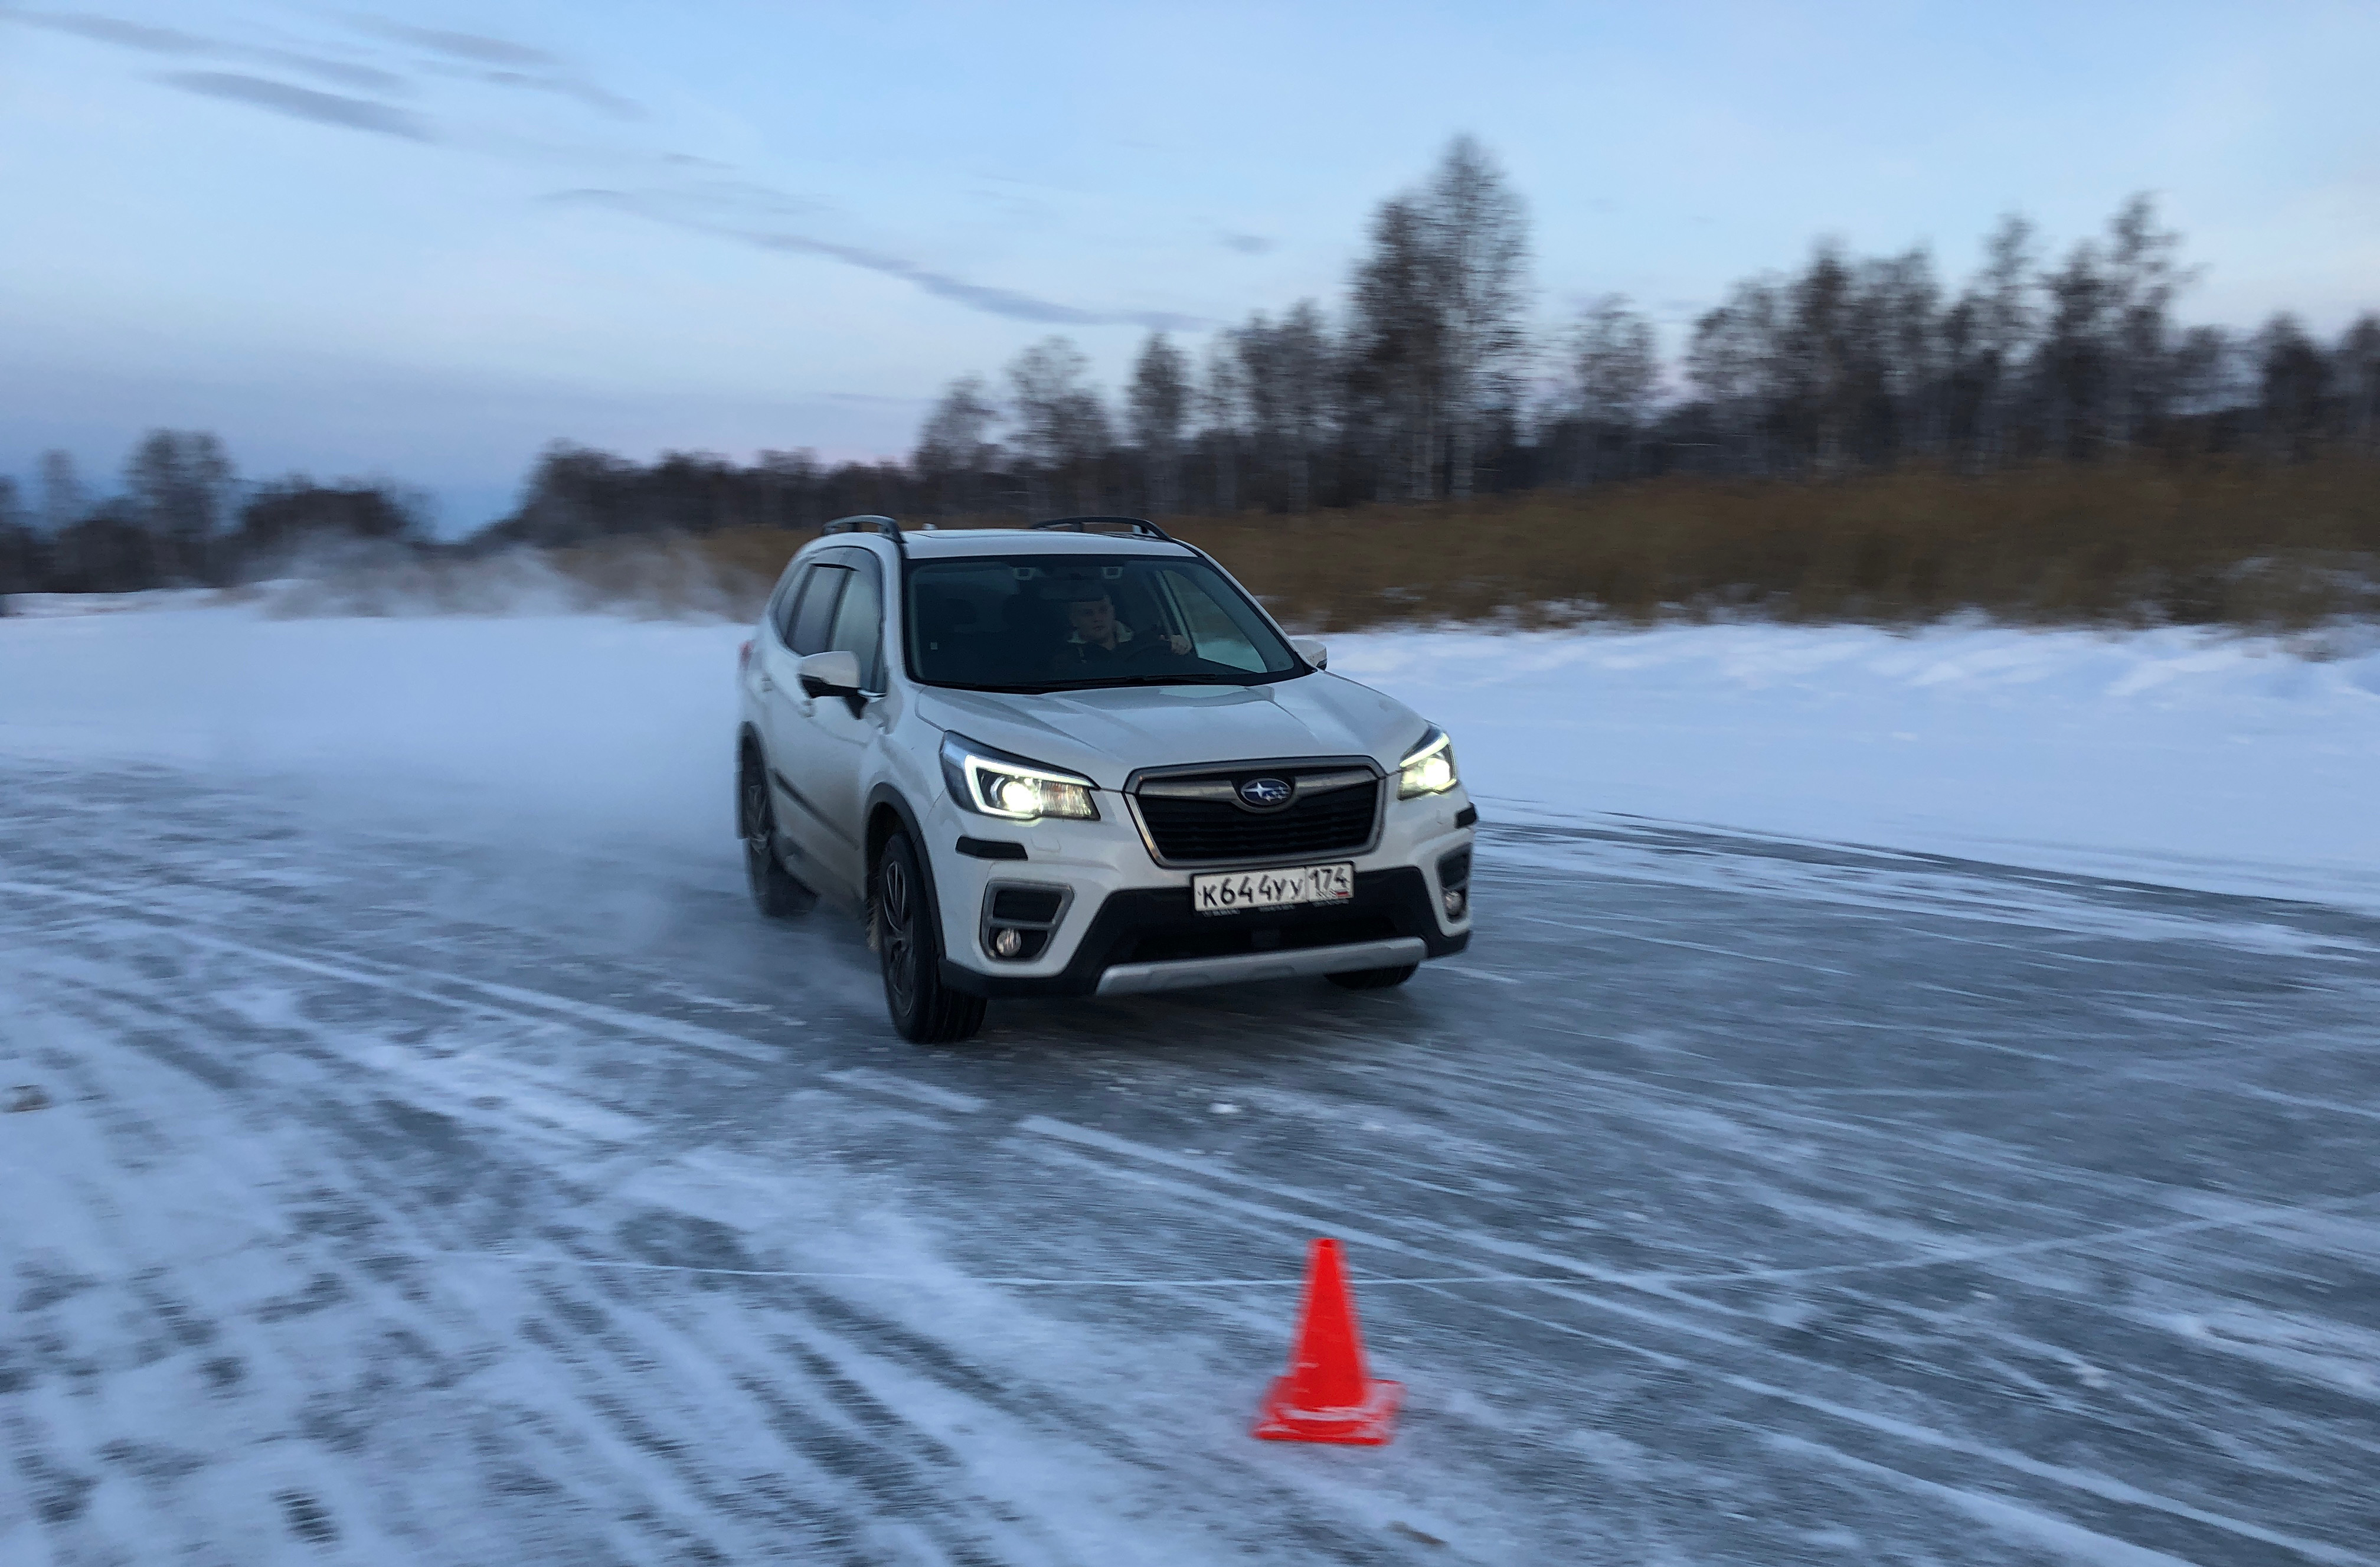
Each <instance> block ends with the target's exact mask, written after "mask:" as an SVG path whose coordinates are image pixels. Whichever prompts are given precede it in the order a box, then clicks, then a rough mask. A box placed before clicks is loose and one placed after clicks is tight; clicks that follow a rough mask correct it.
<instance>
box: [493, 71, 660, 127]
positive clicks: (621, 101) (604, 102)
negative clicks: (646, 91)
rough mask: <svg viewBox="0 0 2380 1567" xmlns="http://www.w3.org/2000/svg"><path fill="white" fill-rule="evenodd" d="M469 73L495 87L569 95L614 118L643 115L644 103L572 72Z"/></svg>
mask: <svg viewBox="0 0 2380 1567" xmlns="http://www.w3.org/2000/svg"><path fill="white" fill-rule="evenodd" d="M470 75H471V79H473V80H475V81H484V82H487V83H489V84H491V85H492V86H495V87H513V88H518V89H520V90H521V91H527V92H551V93H553V94H554V95H555V96H557V97H561V98H573V99H576V100H577V101H578V102H579V103H584V104H586V105H587V106H588V107H589V108H593V109H601V110H602V111H603V112H604V113H605V114H607V115H613V117H614V118H617V119H624V120H637V119H642V118H644V117H645V110H644V105H642V104H640V103H636V102H634V101H632V100H630V99H626V98H623V97H621V96H620V95H619V94H618V93H616V92H610V91H605V90H604V89H602V88H601V87H598V86H596V85H595V84H594V83H593V82H591V81H587V80H583V79H580V78H577V77H574V76H532V75H530V74H529V73H528V72H526V71H473V72H471V73H470Z"/></svg>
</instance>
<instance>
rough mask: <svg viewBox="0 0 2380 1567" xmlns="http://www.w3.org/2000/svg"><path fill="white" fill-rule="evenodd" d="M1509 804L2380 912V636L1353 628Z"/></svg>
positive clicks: (1573, 816) (1347, 653) (1506, 817)
mask: <svg viewBox="0 0 2380 1567" xmlns="http://www.w3.org/2000/svg"><path fill="white" fill-rule="evenodd" d="M1330 653H1331V658H1330V662H1331V668H1332V669H1334V670H1337V671H1339V672H1340V673H1342V674H1348V675H1351V676H1353V677H1354V678H1355V679H1357V680H1361V681H1364V682H1365V683H1366V684H1367V685H1372V686H1379V687H1380V688H1381V689H1383V690H1387V691H1390V692H1392V693H1394V694H1395V695H1396V696H1397V697H1398V698H1401V699H1403V700H1404V701H1406V702H1409V703H1411V704H1412V705H1413V706H1414V707H1415V708H1416V709H1418V710H1419V711H1421V712H1423V713H1424V714H1425V715H1427V716H1428V717H1430V718H1432V719H1434V720H1436V721H1438V722H1439V723H1443V724H1444V725H1445V726H1446V727H1447V728H1448V729H1449V730H1450V731H1451V733H1452V734H1453V735H1454V736H1455V747H1456V751H1457V753H1458V755H1459V757H1460V759H1461V762H1462V766H1463V774H1464V776H1465V777H1466V779H1468V780H1469V781H1470V784H1471V788H1472V791H1473V793H1474V794H1475V795H1476V796H1479V798H1480V803H1481V807H1482V809H1483V810H1484V811H1486V812H1487V814H1488V816H1489V817H1490V818H1491V819H1493V820H1503V821H1542V822H1557V821H1566V820H1567V821H1575V820H1582V819H1588V818H1594V817H1598V816H1608V815H1610V814H1615V813H1616V814H1622V815H1628V816H1635V817H1645V818H1651V819H1655V820H1663V821H1679V822H1693V823H1696V824H1702V825H1709V826H1718V827H1726V828H1734V829H1741V830H1746V831H1752V832H1765V833H1775V834H1782V835H1787V836H1793V837H1807V838H1816V839H1827V840H1833V841H1847V842H1852V843H1860V844H1874V845H1877V846H1882V847H1889V848H1896V849H1907V850H1920V851H1926V852H1933V853H1943V854H1951V855H1961V856H1973V857H1977V858H1983V859H1990V860H1996V861H2001V862H2007V863H2014V864H2020V865H2032V866H2040V867H2045V868H2055V869H2070V870H2077V871H2088V872H2092V873H2095V874H2102V875H2115V876H2136V877H2139V878H2141V879H2143V880H2145V881H2156V882H2162V883H2168V884H2173V885H2180V886H2192V887H2199V888H2204V889H2207V890H2211V891H2228V892H2248V893H2277V894H2280V895H2285V896H2286V895H2296V896H2311V897H2315V898H2320V899H2324V900H2326V901H2338V902H2348V903H2352V904H2357V905H2374V904H2380V648H2373V647H2367V648H2366V649H2365V650H2362V652H2361V653H2360V654H2358V655H2357V656H2352V657H2345V658H2338V659H2332V660H2328V661H2324V662H2315V661H2310V660H2308V659H2305V658H2302V657H2300V656H2298V655H2297V654H2296V653H2294V652H2292V651H2290V650H2289V649H2288V648H2287V647H2285V646H2284V645H2283V644H2282V643H2281V642H2279V641H2278V640H2277V639H2276V638H2257V637H2238V636H2232V635H2226V634H2222V633H2216V632H2207V631H2200V630H2178V629H2176V630H2158V631H2144V632H2126V633H2113V634H2110V633H2097V632H2089V631H2038V630H2021V629H2012V628H2007V627H1989V626H1972V627H1946V628H1936V629H1932V630H1927V631H1924V632H1919V633H1916V634H1913V635H1899V634H1895V633H1892V632H1888V631H1884V630H1880V629H1877V628H1875V627H1871V626H1674V627H1664V628H1660V629H1656V630H1651V631H1636V632H1590V633H1585V634H1579V633H1506V634H1487V633H1478V632H1452V631H1439V632H1427V633H1393V634H1389V635H1362V636H1345V637H1341V638H1336V639H1334V640H1333V642H1332V644H1331V650H1330Z"/></svg>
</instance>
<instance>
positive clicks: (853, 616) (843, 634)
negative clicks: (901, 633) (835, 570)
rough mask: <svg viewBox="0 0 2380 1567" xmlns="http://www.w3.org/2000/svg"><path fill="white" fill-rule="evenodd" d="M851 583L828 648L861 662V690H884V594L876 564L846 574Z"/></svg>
mask: <svg viewBox="0 0 2380 1567" xmlns="http://www.w3.org/2000/svg"><path fill="white" fill-rule="evenodd" d="M844 575H845V576H846V577H849V578H850V579H851V580H850V582H849V583H848V585H846V586H845V587H844V590H843V604H842V607H841V608H840V609H839V610H837V612H836V613H835V617H834V635H833V636H832V638H830V639H829V641H828V643H827V647H828V648H829V650H832V651H835V652H844V653H850V654H853V655H855V656H856V658H857V659H858V660H859V688H860V689H861V690H863V691H881V690H882V689H884V594H883V590H882V589H880V588H879V587H878V586H877V582H876V563H875V562H873V561H864V562H862V563H860V565H859V566H858V568H857V569H856V570H854V571H849V572H846V573H844Z"/></svg>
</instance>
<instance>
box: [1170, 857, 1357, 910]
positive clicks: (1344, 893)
mask: <svg viewBox="0 0 2380 1567" xmlns="http://www.w3.org/2000/svg"><path fill="white" fill-rule="evenodd" d="M1354 895H1355V862H1354V860H1341V861H1340V862H1339V863H1338V864H1336V865H1291V866H1283V867H1282V868H1281V869H1278V870H1224V871H1219V872H1217V873H1215V874H1214V875H1211V876H1193V877H1192V878H1190V906H1191V907H1192V908H1195V909H1196V910H1197V911H1198V912H1199V913H1200V914H1238V913H1240V912H1242V911H1243V910H1245V909H1252V908H1288V907H1289V906H1291V905H1293V904H1340V903H1345V902H1346V901H1347V900H1348V899H1350V898H1352V897H1354Z"/></svg>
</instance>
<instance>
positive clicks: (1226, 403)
mask: <svg viewBox="0 0 2380 1567" xmlns="http://www.w3.org/2000/svg"><path fill="white" fill-rule="evenodd" d="M1246 406H1247V383H1246V378H1245V376H1244V375H1243V373H1242V371H1241V368H1240V362H1239V355H1238V353H1237V351H1236V347H1235V345H1234V344H1233V342H1232V340H1231V338H1230V336H1229V335H1228V334H1225V335H1221V336H1218V337H1217V338H1215V340H1214V341H1212V342H1210V343H1208V345H1207V366H1206V374H1205V375H1204V376H1203V377H1201V378H1200V380H1199V383H1198V419H1199V423H1200V424H1201V425H1202V426H1203V427H1204V428H1203V430H1202V431H1201V439H1202V440H1203V441H1204V443H1206V446H1207V448H1208V453H1209V454H1210V455H1211V456H1212V458H1213V461H1214V468H1215V509H1216V510H1217V511H1220V512H1236V511H1238V510H1239V509H1240V486H1239V456H1240V442H1241V434H1242V431H1243V430H1244V429H1245V418H1246Z"/></svg>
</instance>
